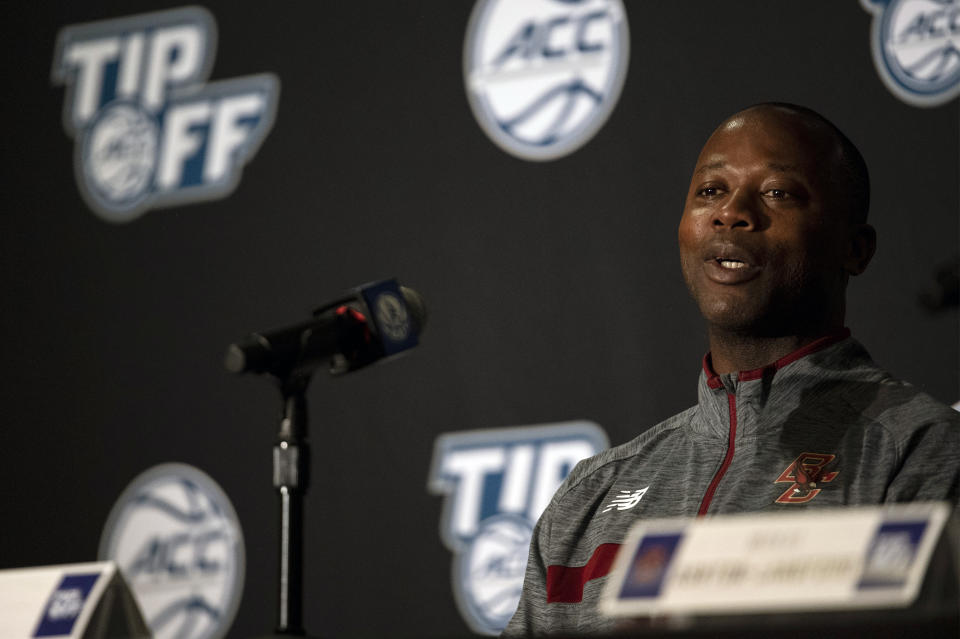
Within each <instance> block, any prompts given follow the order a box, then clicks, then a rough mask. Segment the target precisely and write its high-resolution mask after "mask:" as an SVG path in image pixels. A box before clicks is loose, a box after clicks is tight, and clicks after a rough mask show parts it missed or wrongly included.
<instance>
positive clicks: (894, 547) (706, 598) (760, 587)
mask: <svg viewBox="0 0 960 639" xmlns="http://www.w3.org/2000/svg"><path fill="white" fill-rule="evenodd" d="M950 511H951V509H950V506H949V505H947V504H942V503H919V504H898V505H892V506H886V507H854V508H845V509H821V510H809V511H804V512H797V513H761V514H742V515H718V516H714V517H709V518H701V519H664V520H653V521H641V522H638V523H637V524H636V525H635V526H634V527H633V528H632V529H631V530H630V533H629V534H628V536H627V539H626V542H625V543H624V545H623V546H622V547H621V548H620V552H619V553H618V554H617V558H616V560H615V562H614V568H613V571H612V572H611V575H610V579H609V580H608V582H607V584H606V586H605V590H604V592H603V596H602V598H601V601H600V609H601V611H603V612H604V613H606V614H609V615H613V616H649V615H664V614H724V613H757V612H781V611H801V610H823V609H827V608H830V609H853V608H868V607H899V606H907V605H909V604H910V603H911V602H912V601H913V600H914V599H915V598H916V596H917V593H918V592H919V588H920V585H921V583H922V581H923V576H924V574H925V572H926V568H927V565H928V563H929V561H930V556H931V554H932V552H933V549H934V547H935V544H936V541H937V539H938V538H939V537H940V533H941V531H942V529H943V526H944V524H945V523H946V521H947V519H948V518H949V516H950Z"/></svg>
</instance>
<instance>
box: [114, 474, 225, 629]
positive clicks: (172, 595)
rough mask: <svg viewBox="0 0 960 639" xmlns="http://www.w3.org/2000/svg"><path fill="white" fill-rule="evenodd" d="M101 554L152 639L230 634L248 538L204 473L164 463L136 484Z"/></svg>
mask: <svg viewBox="0 0 960 639" xmlns="http://www.w3.org/2000/svg"><path fill="white" fill-rule="evenodd" d="M99 554H100V559H102V560H106V559H112V560H113V561H115V562H117V565H118V566H119V567H120V569H121V571H123V576H124V578H125V579H126V580H127V583H129V584H130V588H131V590H133V593H134V596H135V597H136V599H137V602H138V603H139V604H140V609H141V610H142V611H143V616H144V618H145V619H146V621H147V625H148V626H149V627H150V631H151V632H152V633H153V636H154V637H157V638H158V639H169V638H172V637H177V638H178V639H208V638H210V637H223V636H225V635H226V634H227V630H229V628H230V624H231V623H232V622H233V618H234V616H235V615H236V612H237V608H238V606H239V604H240V597H241V595H242V594H243V576H244V547H243V535H242V533H241V531H240V523H239V521H238V520H237V515H236V513H235V512H234V510H233V506H232V505H231V504H230V500H229V499H228V498H227V496H226V495H225V494H224V492H223V491H222V490H221V489H220V487H219V486H218V485H217V484H216V482H214V481H213V480H212V479H211V478H210V477H209V476H208V475H206V474H205V473H203V472H202V471H200V470H198V469H196V468H194V467H192V466H187V465H186V464H162V465H160V466H155V467H154V468H151V469H150V470H148V471H146V472H144V473H143V474H141V475H139V476H138V477H137V478H135V479H134V480H133V482H131V484H130V486H128V487H127V489H126V490H125V491H124V492H123V494H122V495H121V496H120V499H119V500H117V503H116V505H114V507H113V510H112V511H111V512H110V517H109V519H108V520H107V525H106V527H105V529H104V531H103V537H102V538H101V540H100V553H99Z"/></svg>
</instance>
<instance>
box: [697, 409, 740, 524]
mask: <svg viewBox="0 0 960 639" xmlns="http://www.w3.org/2000/svg"><path fill="white" fill-rule="evenodd" d="M727 404H728V405H729V406H730V440H729V442H728V443H727V455H726V457H724V458H723V463H722V464H720V470H718V471H717V474H716V475H714V476H713V481H711V482H710V485H709V486H708V487H707V492H706V494H704V496H703V501H702V502H700V510H699V511H697V516H698V517H700V516H702V515H706V514H707V509H708V508H710V500H712V499H713V493H715V492H717V485H718V484H719V483H720V480H721V479H723V474H724V473H725V472H727V468H729V467H730V463H731V462H732V461H733V451H734V448H735V446H734V442H735V441H736V439H737V396H736V395H734V394H732V393H727Z"/></svg>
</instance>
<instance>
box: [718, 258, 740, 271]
mask: <svg viewBox="0 0 960 639" xmlns="http://www.w3.org/2000/svg"><path fill="white" fill-rule="evenodd" d="M714 259H715V260H716V262H717V264H719V265H720V266H722V267H723V268H732V269H737V268H747V263H746V262H742V261H740V260H735V259H733V258H730V257H716V258H714Z"/></svg>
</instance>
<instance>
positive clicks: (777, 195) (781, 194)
mask: <svg viewBox="0 0 960 639" xmlns="http://www.w3.org/2000/svg"><path fill="white" fill-rule="evenodd" d="M765 195H766V196H767V197H769V198H772V199H774V200H786V199H788V198H789V197H790V194H789V193H787V192H786V191H784V190H783V189H769V190H768V191H767V192H766V193H765Z"/></svg>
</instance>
